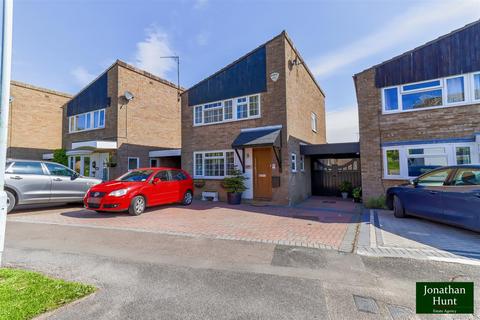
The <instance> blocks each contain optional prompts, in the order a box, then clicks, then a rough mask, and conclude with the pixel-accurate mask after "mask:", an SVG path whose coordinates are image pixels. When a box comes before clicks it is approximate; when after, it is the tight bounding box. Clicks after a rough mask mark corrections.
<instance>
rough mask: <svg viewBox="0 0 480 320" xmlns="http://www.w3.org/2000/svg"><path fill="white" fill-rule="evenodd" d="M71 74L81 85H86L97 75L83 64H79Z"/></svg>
mask: <svg viewBox="0 0 480 320" xmlns="http://www.w3.org/2000/svg"><path fill="white" fill-rule="evenodd" d="M71 74H72V76H73V78H74V79H75V82H77V84H78V85H80V86H81V87H83V86H86V85H87V84H88V83H90V81H92V80H93V79H94V78H95V75H94V74H93V73H90V72H89V71H88V70H87V69H85V68H84V67H82V66H78V67H76V68H75V69H73V70H72V71H71Z"/></svg>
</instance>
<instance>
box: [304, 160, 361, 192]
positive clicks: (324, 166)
mask: <svg viewBox="0 0 480 320" xmlns="http://www.w3.org/2000/svg"><path fill="white" fill-rule="evenodd" d="M343 181H349V182H350V183H351V184H352V186H353V187H358V186H361V184H362V182H361V181H362V180H361V172H360V159H359V158H350V159H321V158H316V159H315V158H313V159H312V194H313V195H322V196H325V195H329V196H334V195H338V194H339V193H340V190H339V187H340V184H341V183H342V182H343Z"/></svg>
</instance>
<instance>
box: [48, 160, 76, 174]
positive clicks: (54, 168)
mask: <svg viewBox="0 0 480 320" xmlns="http://www.w3.org/2000/svg"><path fill="white" fill-rule="evenodd" d="M45 165H46V166H47V168H48V171H49V172H50V175H53V176H65V177H71V176H73V171H71V170H68V169H67V168H65V167H64V166H62V165H59V164H55V163H48V162H47V163H45Z"/></svg>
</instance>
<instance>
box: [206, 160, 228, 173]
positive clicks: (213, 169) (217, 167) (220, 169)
mask: <svg viewBox="0 0 480 320" xmlns="http://www.w3.org/2000/svg"><path fill="white" fill-rule="evenodd" d="M224 175H225V160H224V159H223V158H221V159H219V158H214V159H209V158H205V176H207V177H223V176H224Z"/></svg>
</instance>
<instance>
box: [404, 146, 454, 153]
mask: <svg viewBox="0 0 480 320" xmlns="http://www.w3.org/2000/svg"><path fill="white" fill-rule="evenodd" d="M444 153H445V148H443V147H434V148H415V149H408V154H410V155H416V154H444Z"/></svg>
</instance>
